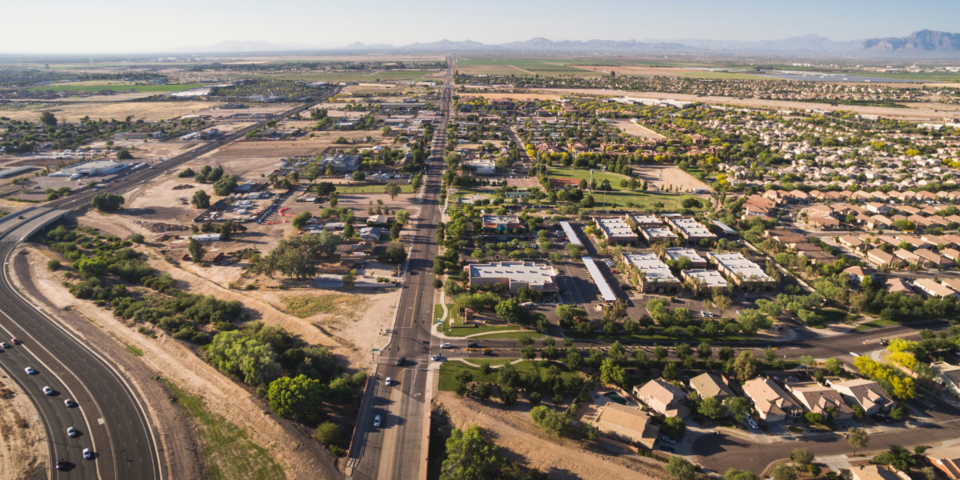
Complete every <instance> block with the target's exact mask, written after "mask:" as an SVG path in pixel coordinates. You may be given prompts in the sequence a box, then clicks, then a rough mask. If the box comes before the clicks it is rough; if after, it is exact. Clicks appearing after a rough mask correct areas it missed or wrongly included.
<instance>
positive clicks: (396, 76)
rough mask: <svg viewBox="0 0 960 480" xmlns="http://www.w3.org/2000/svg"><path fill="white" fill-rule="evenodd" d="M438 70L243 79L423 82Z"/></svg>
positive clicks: (282, 75) (294, 74)
mask: <svg viewBox="0 0 960 480" xmlns="http://www.w3.org/2000/svg"><path fill="white" fill-rule="evenodd" d="M439 72H440V71H439V70H415V71H406V72H400V71H381V72H315V73H313V72H305V73H278V74H276V75H250V76H244V78H250V79H254V80H270V79H282V80H301V81H305V82H371V83H373V82H376V81H382V80H425V79H426V78H427V75H431V74H437V73H439Z"/></svg>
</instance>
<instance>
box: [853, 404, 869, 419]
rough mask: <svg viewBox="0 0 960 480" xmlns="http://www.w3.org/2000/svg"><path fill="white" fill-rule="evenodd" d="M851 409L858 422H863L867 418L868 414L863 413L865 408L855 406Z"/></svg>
mask: <svg viewBox="0 0 960 480" xmlns="http://www.w3.org/2000/svg"><path fill="white" fill-rule="evenodd" d="M850 408H851V409H852V410H853V418H854V419H856V420H863V419H864V418H865V417H866V416H867V413H866V412H864V411H863V407H861V406H860V405H854V406H852V407H850Z"/></svg>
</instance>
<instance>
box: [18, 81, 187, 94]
mask: <svg viewBox="0 0 960 480" xmlns="http://www.w3.org/2000/svg"><path fill="white" fill-rule="evenodd" d="M202 86H203V85H202V84H199V83H189V84H176V85H132V84H129V83H101V84H94V85H90V84H64V85H44V86H42V87H35V88H31V89H30V90H32V91H41V90H45V91H46V90H49V91H54V92H79V91H88V92H97V91H100V90H113V91H114V92H120V91H123V92H125V91H127V90H136V91H138V92H182V91H184V90H190V89H193V88H200V87H202Z"/></svg>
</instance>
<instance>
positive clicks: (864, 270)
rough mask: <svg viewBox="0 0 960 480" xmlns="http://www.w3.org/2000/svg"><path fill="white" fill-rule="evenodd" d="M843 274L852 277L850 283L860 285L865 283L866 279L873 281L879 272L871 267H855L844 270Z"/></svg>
mask: <svg viewBox="0 0 960 480" xmlns="http://www.w3.org/2000/svg"><path fill="white" fill-rule="evenodd" d="M843 273H846V274H847V275H850V281H851V282H853V283H855V284H857V285H859V284H861V283H863V279H864V278H867V277H870V279H871V280H873V276H874V275H876V274H877V271H876V270H874V269H872V268H870V267H860V266H853V267H849V268H847V269H846V270H844V271H843Z"/></svg>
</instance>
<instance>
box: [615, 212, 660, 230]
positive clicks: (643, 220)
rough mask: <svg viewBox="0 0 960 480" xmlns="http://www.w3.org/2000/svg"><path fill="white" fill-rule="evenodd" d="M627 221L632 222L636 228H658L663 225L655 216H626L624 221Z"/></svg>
mask: <svg viewBox="0 0 960 480" xmlns="http://www.w3.org/2000/svg"><path fill="white" fill-rule="evenodd" d="M627 219H630V220H633V222H634V223H636V224H637V226H638V227H659V226H661V225H663V222H662V221H661V220H660V219H659V218H657V216H656V215H642V214H628V215H627V216H626V217H625V218H624V221H626V220H627Z"/></svg>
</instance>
